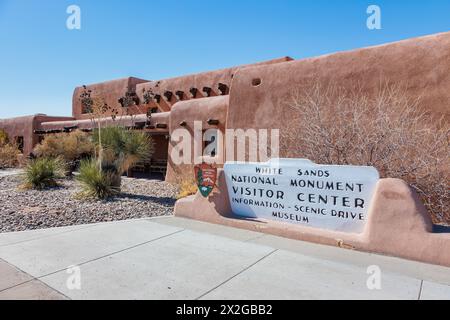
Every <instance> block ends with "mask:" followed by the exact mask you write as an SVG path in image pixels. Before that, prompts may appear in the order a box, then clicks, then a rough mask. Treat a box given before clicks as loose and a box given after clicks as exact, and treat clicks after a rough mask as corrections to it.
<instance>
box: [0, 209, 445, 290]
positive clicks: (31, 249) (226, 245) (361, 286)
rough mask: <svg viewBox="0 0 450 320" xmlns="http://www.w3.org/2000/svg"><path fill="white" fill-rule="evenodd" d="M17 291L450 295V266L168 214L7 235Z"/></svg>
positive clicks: (5, 258)
mask: <svg viewBox="0 0 450 320" xmlns="http://www.w3.org/2000/svg"><path fill="white" fill-rule="evenodd" d="M73 265H75V266H78V267H79V273H78V269H76V268H75V269H73V268H72V269H69V271H70V272H71V273H68V269H67V268H68V267H70V266H73ZM371 265H376V266H378V267H379V268H380V270H381V282H380V284H381V290H369V289H368V287H367V279H368V277H369V276H370V275H369V274H368V273H367V268H368V267H369V266H371ZM78 274H79V275H80V277H79V279H80V282H79V284H80V286H81V287H80V288H79V289H77V285H76V284H77V277H76V276H77V275H78ZM68 284H69V286H68ZM69 288H71V289H69ZM17 298H22V299H450V268H444V267H440V266H433V265H428V264H423V263H417V262H412V261H406V260H402V259H397V258H392V257H386V256H380V255H374V254H367V253H361V252H354V251H350V250H344V249H339V248H333V247H327V246H321V245H316V244H311V243H306V242H300V241H293V240H288V239H283V238H278V237H274V236H270V235H265V234H261V233H255V232H249V231H245V230H240V229H233V228H229V227H224V226H218V225H212V224H207V223H203V222H197V221H192V220H185V219H180V218H175V217H162V218H151V219H141V220H130V221H123V222H111V223H102V224H94V225H84V226H74V227H66V228H56V229H48V230H38V231H26V232H17V233H5V234H0V299H17Z"/></svg>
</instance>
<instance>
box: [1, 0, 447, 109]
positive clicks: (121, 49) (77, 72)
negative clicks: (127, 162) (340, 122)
mask: <svg viewBox="0 0 450 320" xmlns="http://www.w3.org/2000/svg"><path fill="white" fill-rule="evenodd" d="M71 4H75V5H78V6H79V7H80V8H81V30H68V29H67V28H66V20H67V17H68V16H69V15H68V14H67V13H66V9H67V7H68V6H69V5H71ZM371 4H375V5H378V6H380V8H381V13H382V30H372V31H371V30H369V29H367V27H366V20H367V17H368V15H367V14H366V9H367V7H368V6H369V5H371ZM444 31H450V0H427V1H425V0H424V1H418V0H384V1H381V0H372V1H365V0H334V1H333V0H208V1H207V0H195V1H194V0H147V1H144V0H142V1H139V0H128V1H125V0H71V1H66V0H40V1H37V0H35V1H31V0H28V1H25V0H0V118H7V117H13V116H20V115H26V114H34V113H38V112H41V113H47V114H49V115H71V101H72V93H73V89H74V88H75V87H76V86H78V85H81V84H89V83H95V82H101V81H105V80H110V79H115V78H121V77H126V76H135V77H141V78H144V79H162V78H167V77H172V76H177V75H183V74H189V73H194V72H202V71H206V70H214V69H218V68H224V67H229V66H234V65H239V64H246V63H252V62H257V61H262V60H266V59H272V58H277V57H281V56H286V55H289V56H292V57H293V58H296V59H301V58H305V57H310V56H316V55H321V54H326V53H331V52H336V51H342V50H349V49H353V48H359V47H365V46H368V45H376V44H381V43H385V42H391V41H396V40H401V39H406V38H410V37H415V36H421V35H426V34H432V33H437V32H444Z"/></svg>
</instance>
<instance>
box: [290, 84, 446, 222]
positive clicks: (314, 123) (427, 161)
mask: <svg viewBox="0 0 450 320" xmlns="http://www.w3.org/2000/svg"><path fill="white" fill-rule="evenodd" d="M420 110H421V109H420V101H419V99H417V100H412V99H410V98H408V96H407V95H406V92H405V91H404V90H403V89H402V88H400V87H398V86H392V85H384V86H382V87H380V88H379V90H378V91H377V92H376V93H374V94H373V95H370V96H369V95H368V94H363V93H361V92H360V91H357V90H355V91H351V92H349V91H345V90H344V89H342V88H339V87H337V86H334V85H326V86H324V85H320V84H317V83H316V84H313V85H310V86H305V87H304V88H302V91H301V92H300V91H299V92H298V93H294V94H293V99H292V101H290V102H289V103H288V110H287V113H286V118H287V119H285V130H282V132H281V137H282V139H281V153H282V155H283V156H286V157H303V158H308V159H310V160H312V161H315V162H316V163H320V164H337V165H367V166H374V167H376V168H377V169H378V171H379V172H380V175H381V177H391V178H399V179H403V180H405V181H406V182H408V183H409V184H410V185H411V186H412V187H413V188H414V189H415V190H416V191H417V192H418V194H419V195H420V197H421V198H422V200H423V202H424V204H425V206H426V208H427V209H428V211H429V212H430V214H431V216H432V218H433V220H434V222H435V223H445V224H449V223H450V193H449V188H448V181H449V172H450V169H449V163H448V159H449V155H450V147H449V141H450V139H449V132H450V126H449V123H448V121H444V120H442V121H436V120H434V121H433V119H431V118H430V116H429V115H427V114H426V113H424V112H421V111H420Z"/></svg>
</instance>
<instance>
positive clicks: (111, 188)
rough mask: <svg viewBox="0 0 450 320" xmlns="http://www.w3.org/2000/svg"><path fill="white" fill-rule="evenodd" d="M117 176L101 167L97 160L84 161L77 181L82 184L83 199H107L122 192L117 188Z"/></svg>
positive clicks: (80, 195)
mask: <svg viewBox="0 0 450 320" xmlns="http://www.w3.org/2000/svg"><path fill="white" fill-rule="evenodd" d="M116 179H117V176H116V175H115V174H114V173H112V172H109V171H107V170H102V168H100V167H99V165H98V161H97V160H95V159H89V160H82V161H81V163H80V171H79V174H78V175H77V176H76V180H77V181H78V182H80V184H81V189H82V191H81V192H80V193H79V197H81V198H95V199H107V198H109V197H111V196H114V195H116V194H118V193H119V192H120V186H119V187H117V182H116Z"/></svg>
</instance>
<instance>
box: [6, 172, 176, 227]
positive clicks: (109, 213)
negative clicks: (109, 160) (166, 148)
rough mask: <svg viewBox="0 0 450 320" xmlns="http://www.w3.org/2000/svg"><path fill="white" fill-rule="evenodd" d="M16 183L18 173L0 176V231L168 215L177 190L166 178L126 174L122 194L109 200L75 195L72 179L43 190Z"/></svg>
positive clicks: (18, 179)
mask: <svg viewBox="0 0 450 320" xmlns="http://www.w3.org/2000/svg"><path fill="white" fill-rule="evenodd" d="M19 185H20V177H19V176H17V175H12V176H4V177H1V176H0V232H10V231H23V230H32V229H41V228H51V227H62V226H69V225H79V224H87V223H95V222H105V221H115V220H125V219H136V218H145V217H154V216H162V215H170V214H172V212H173V206H174V204H175V193H176V189H175V187H174V186H172V185H170V184H168V183H166V182H162V181H159V180H143V179H129V178H123V180H122V194H121V195H120V196H118V197H116V198H114V199H112V200H108V201H93V200H91V201H86V200H77V199H75V198H74V196H75V194H76V193H77V192H78V191H79V189H78V187H77V183H76V182H75V181H73V180H64V181H62V182H61V183H60V187H58V188H54V189H49V190H45V191H35V190H27V191H22V190H19V189H18V186H19Z"/></svg>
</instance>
